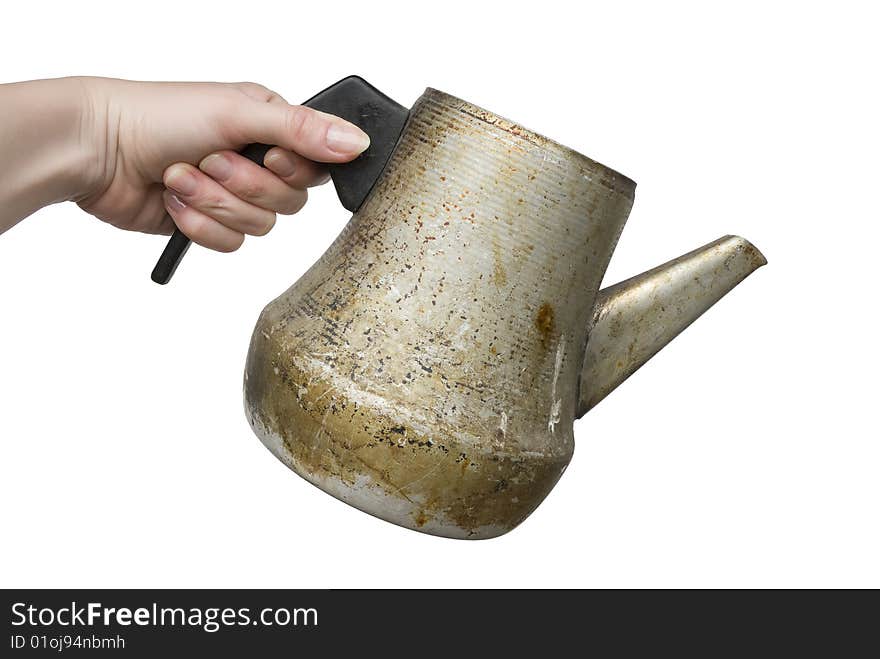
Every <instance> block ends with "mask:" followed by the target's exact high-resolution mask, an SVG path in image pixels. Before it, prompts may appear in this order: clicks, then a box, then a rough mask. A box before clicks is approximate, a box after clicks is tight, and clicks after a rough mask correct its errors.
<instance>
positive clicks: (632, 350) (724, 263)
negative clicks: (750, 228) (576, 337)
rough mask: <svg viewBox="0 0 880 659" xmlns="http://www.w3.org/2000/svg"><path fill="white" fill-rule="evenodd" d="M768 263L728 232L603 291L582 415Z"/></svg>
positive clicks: (585, 375)
mask: <svg viewBox="0 0 880 659" xmlns="http://www.w3.org/2000/svg"><path fill="white" fill-rule="evenodd" d="M766 263H767V259H765V258H764V255H763V254H761V252H760V251H758V249H757V248H756V247H755V246H754V245H752V244H751V243H750V242H748V241H747V240H745V239H744V238H740V237H739V236H725V237H723V238H719V239H718V240H716V241H714V242H711V243H709V244H708V245H705V246H704V247H700V248H699V249H696V250H694V251H693V252H689V253H687V254H684V255H683V256H680V257H678V258H677V259H674V260H672V261H669V262H668V263H664V264H663V265H661V266H658V267H656V268H654V269H653V270H648V271H647V272H644V273H642V274H640V275H637V276H635V277H633V278H631V279H627V280H626V281H622V282H620V283H619V284H615V285H614V286H610V287H608V288H606V289H604V290H602V291H600V292H599V295H598V297H597V299H596V308H595V311H594V314H593V320H592V328H591V331H590V334H589V339H588V340H587V348H586V354H585V357H584V367H583V371H582V372H581V379H580V393H579V395H578V412H577V417H578V418H580V417H582V416H583V415H584V414H586V412H587V411H589V410H590V409H592V408H593V407H595V406H596V404H598V403H599V401H601V400H602V399H603V398H605V396H607V395H608V394H609V393H611V392H612V391H613V390H614V389H615V388H616V387H617V386H618V385H619V384H620V383H621V382H623V381H624V380H626V378H628V377H629V376H630V375H632V374H633V373H634V372H635V371H636V370H638V368H639V367H640V366H642V364H644V363H645V362H646V361H648V360H649V359H650V358H651V357H653V356H654V355H655V354H657V352H658V351H659V350H660V349H661V348H663V346H665V345H666V344H667V343H669V342H670V341H671V340H672V339H674V338H675V337H676V336H678V334H679V333H681V331H682V330H684V329H685V328H686V327H687V326H688V325H690V324H691V323H692V322H694V321H695V320H696V319H697V318H699V317H700V315H702V313H703V312H704V311H706V310H707V309H708V308H709V307H711V306H712V305H713V304H715V303H716V302H717V301H718V300H720V299H721V298H722V297H724V296H725V295H726V294H727V293H728V292H730V291H731V290H732V289H733V288H734V287H735V286H736V285H737V284H739V283H740V282H741V281H742V280H743V279H745V278H746V277H748V276H749V275H750V274H751V273H752V272H754V271H755V270H757V269H758V268H760V267H761V266H762V265H765V264H766Z"/></svg>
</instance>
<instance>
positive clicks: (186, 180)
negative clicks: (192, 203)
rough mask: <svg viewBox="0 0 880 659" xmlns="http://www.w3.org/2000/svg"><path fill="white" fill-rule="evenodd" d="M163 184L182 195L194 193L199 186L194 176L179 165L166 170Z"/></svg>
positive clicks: (186, 195)
mask: <svg viewBox="0 0 880 659" xmlns="http://www.w3.org/2000/svg"><path fill="white" fill-rule="evenodd" d="M165 185H166V186H167V187H169V188H171V189H172V190H174V191H175V192H179V193H180V194H182V195H183V196H184V197H188V196H189V195H194V194H195V193H196V190H197V189H198V187H199V184H198V181H196V177H195V176H193V175H192V174H191V173H190V172H189V171H187V169H186V168H185V167H182V166H180V165H176V166H174V167H172V168H171V169H170V170H168V174H166V176H165Z"/></svg>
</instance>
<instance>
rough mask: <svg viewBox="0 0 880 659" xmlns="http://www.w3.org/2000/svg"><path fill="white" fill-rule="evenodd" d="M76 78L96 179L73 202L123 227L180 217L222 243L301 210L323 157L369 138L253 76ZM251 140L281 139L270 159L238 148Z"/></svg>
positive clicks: (197, 237)
mask: <svg viewBox="0 0 880 659" xmlns="http://www.w3.org/2000/svg"><path fill="white" fill-rule="evenodd" d="M83 83H84V85H85V89H86V92H87V93H86V97H87V99H88V107H87V117H88V119H87V125H88V124H89V123H91V124H92V130H91V131H89V130H86V131H85V132H86V134H89V133H91V134H92V135H93V138H92V140H91V144H92V156H93V159H94V164H93V173H94V178H93V180H92V181H90V182H89V183H88V185H87V186H86V187H87V189H88V192H87V194H85V195H84V196H83V197H82V198H81V199H79V202H78V203H79V205H80V206H81V207H82V208H83V209H84V210H86V211H87V212H89V213H91V214H93V215H95V216H96V217H98V218H100V219H102V220H104V221H106V222H109V223H111V224H113V225H114V226H117V227H120V228H123V229H131V230H136V231H144V232H148V233H170V232H171V231H172V229H173V228H174V226H173V225H174V224H176V225H177V226H178V227H179V228H180V230H181V231H183V233H184V234H186V235H187V236H188V237H189V238H191V239H192V240H193V242H196V243H198V244H200V245H203V246H205V247H209V248H211V249H215V250H219V251H223V252H228V251H233V250H235V249H237V248H238V247H239V246H240V245H241V244H242V241H243V240H244V236H245V235H246V234H247V235H254V236H262V235H264V234H266V233H267V232H268V231H269V230H270V229H271V228H272V226H273V225H274V223H275V213H282V214H285V215H290V214H293V213H296V212H297V211H298V210H300V208H302V206H303V204H305V202H306V197H307V192H306V189H307V188H309V187H311V186H314V185H318V184H320V183H323V182H325V181H326V180H327V178H328V176H327V172H326V169H325V168H324V167H323V166H322V165H321V164H319V163H329V162H346V161H348V160H352V159H353V158H355V157H357V155H358V154H359V153H361V152H362V151H363V150H364V149H366V148H367V146H368V145H369V138H368V137H367V135H366V134H365V133H364V132H362V131H361V130H360V129H358V128H357V127H355V126H353V125H352V124H349V123H348V122H345V121H343V120H342V119H339V118H338V117H334V116H332V115H328V114H324V113H321V112H317V111H315V110H312V109H310V108H305V107H302V106H298V105H289V104H288V103H287V102H286V101H285V100H284V99H283V98H281V97H280V96H279V95H278V94H275V93H274V92H272V91H270V90H268V89H266V88H265V87H262V86H260V85H256V84H253V83H237V84H219V83H140V82H129V81H125V80H107V79H99V78H85V79H83ZM251 142H262V143H265V144H277V145H279V146H277V147H275V148H273V149H272V150H270V151H269V152H268V153H267V154H266V157H265V160H264V162H265V165H266V168H263V167H260V166H258V165H256V164H254V163H253V162H251V161H250V160H248V159H247V158H245V157H243V156H241V155H239V154H238V153H236V151H237V150H238V149H241V148H242V147H243V146H245V145H246V144H249V143H251ZM169 215H170V217H169ZM172 220H173V224H172Z"/></svg>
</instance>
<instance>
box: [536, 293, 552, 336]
mask: <svg viewBox="0 0 880 659" xmlns="http://www.w3.org/2000/svg"><path fill="white" fill-rule="evenodd" d="M535 327H537V328H538V331H539V332H540V333H541V338H542V340H543V341H544V343H545V344H546V343H547V342H548V341H549V340H550V338H551V337H552V336H553V330H554V328H555V327H556V318H555V313H554V311H553V307H552V305H551V304H550V303H549V302H545V303H544V304H542V305H541V306H540V308H539V309H538V315H536V316H535Z"/></svg>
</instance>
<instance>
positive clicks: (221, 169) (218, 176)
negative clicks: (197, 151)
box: [199, 153, 232, 181]
mask: <svg viewBox="0 0 880 659" xmlns="http://www.w3.org/2000/svg"><path fill="white" fill-rule="evenodd" d="M199 169H201V170H202V171H203V172H205V174H207V175H208V176H210V177H211V178H212V179H214V180H215V181H225V180H227V179H228V178H229V177H231V176H232V163H231V162H229V161H228V160H227V159H226V158H225V157H224V156H221V155H220V154H219V153H212V154H211V155H210V156H208V157H207V158H205V159H204V160H202V162H200V163H199Z"/></svg>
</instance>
